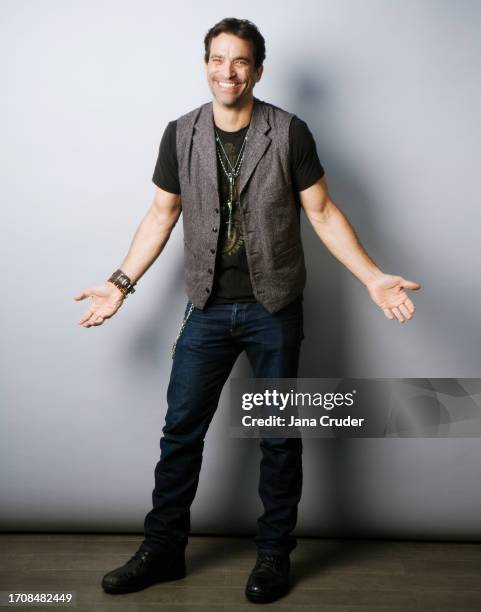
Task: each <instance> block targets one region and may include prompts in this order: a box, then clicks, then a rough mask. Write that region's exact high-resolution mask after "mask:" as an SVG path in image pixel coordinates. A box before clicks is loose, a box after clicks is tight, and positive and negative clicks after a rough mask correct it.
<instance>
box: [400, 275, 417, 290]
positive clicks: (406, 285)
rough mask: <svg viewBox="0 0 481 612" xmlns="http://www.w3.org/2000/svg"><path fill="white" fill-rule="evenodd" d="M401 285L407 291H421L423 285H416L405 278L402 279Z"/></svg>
mask: <svg viewBox="0 0 481 612" xmlns="http://www.w3.org/2000/svg"><path fill="white" fill-rule="evenodd" d="M401 284H402V286H403V287H404V288H405V289H413V290H417V289H421V285H420V284H419V283H415V282H414V281H410V280H406V279H405V278H403V279H402V283H401Z"/></svg>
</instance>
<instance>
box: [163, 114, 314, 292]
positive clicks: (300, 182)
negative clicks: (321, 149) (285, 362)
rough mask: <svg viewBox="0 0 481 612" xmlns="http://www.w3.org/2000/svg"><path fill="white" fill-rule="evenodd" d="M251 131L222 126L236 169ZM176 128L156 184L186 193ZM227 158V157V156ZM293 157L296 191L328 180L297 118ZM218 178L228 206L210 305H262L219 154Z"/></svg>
mask: <svg viewBox="0 0 481 612" xmlns="http://www.w3.org/2000/svg"><path fill="white" fill-rule="evenodd" d="M248 127H249V126H247V127H244V128H242V129H240V130H237V131H236V132H225V131H224V130H221V129H220V128H218V127H217V126H216V131H217V133H218V135H219V138H220V139H221V142H222V146H223V148H224V151H225V153H226V155H227V156H228V158H229V160H230V163H231V164H232V166H234V164H235V162H236V160H237V158H238V155H239V153H240V150H241V147H242V143H243V140H244V137H245V135H246V133H247V130H248ZM176 129H177V121H171V122H170V123H169V124H168V125H167V127H166V128H165V131H164V134H163V136H162V139H161V142H160V146H159V155H158V158H157V163H156V164H155V169H154V174H153V176H152V181H153V183H154V184H155V185H157V186H158V187H160V188H161V189H164V190H165V191H168V192H170V193H176V194H180V184H179V169H178V161H177V148H176ZM246 154H247V153H246ZM221 155H222V157H223V153H221ZM289 158H290V165H291V176H292V182H293V187H294V190H295V191H302V190H304V189H307V188H308V187H310V186H311V185H313V184H314V183H315V182H316V181H317V180H319V179H320V178H321V177H322V176H323V175H324V168H323V167H322V165H321V162H320V161H319V157H318V155H317V150H316V143H315V141H314V138H313V136H312V134H311V132H310V131H309V128H308V127H307V124H306V123H305V122H304V121H302V119H299V118H298V117H296V116H294V117H293V118H292V121H291V123H290V126H289ZM223 162H224V166H225V168H226V169H227V170H229V167H228V165H227V163H226V160H225V159H224V158H223ZM217 174H218V177H219V194H220V198H221V203H222V205H221V207H220V210H221V223H220V228H219V246H218V249H217V256H216V264H215V271H214V284H213V289H212V292H211V295H210V297H209V300H208V303H209V304H223V303H231V302H256V301H257V300H256V299H255V297H254V294H253V291H252V284H251V280H250V274H249V266H248V263H247V256H246V251H245V246H244V236H243V231H242V222H241V216H240V210H239V206H238V205H237V206H236V205H235V201H236V198H235V197H234V204H232V205H229V204H228V201H229V182H228V179H227V177H226V176H225V173H224V170H223V169H222V166H221V164H220V161H219V155H217Z"/></svg>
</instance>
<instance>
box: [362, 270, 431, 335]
mask: <svg viewBox="0 0 481 612" xmlns="http://www.w3.org/2000/svg"><path fill="white" fill-rule="evenodd" d="M420 288H421V285H420V284H419V283H415V282H413V281H409V280H406V279H405V278H403V277H402V276H393V275H391V274H382V275H381V276H378V277H377V278H376V279H375V280H373V281H372V282H370V283H369V284H368V285H367V290H368V291H369V295H370V296H371V299H372V300H373V302H374V303H375V304H377V306H379V308H382V311H383V312H384V314H385V316H386V317H387V318H388V319H391V320H392V319H394V317H396V319H397V320H398V321H399V322H400V323H404V321H405V320H406V319H412V317H413V315H414V311H415V310H416V308H415V306H414V304H413V302H412V301H411V300H410V299H409V297H408V295H407V293H406V292H405V291H404V289H414V290H416V289H420Z"/></svg>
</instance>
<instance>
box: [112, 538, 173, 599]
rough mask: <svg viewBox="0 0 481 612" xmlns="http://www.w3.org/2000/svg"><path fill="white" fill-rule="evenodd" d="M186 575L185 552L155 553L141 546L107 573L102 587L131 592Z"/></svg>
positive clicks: (113, 590) (114, 592) (119, 591)
mask: <svg viewBox="0 0 481 612" xmlns="http://www.w3.org/2000/svg"><path fill="white" fill-rule="evenodd" d="M184 577H185V556H184V553H171V552H168V551H165V552H155V553H154V552H150V551H148V550H145V549H143V548H142V547H141V548H139V550H138V551H137V552H136V553H135V555H134V556H133V557H132V558H131V559H129V560H128V561H127V563H126V564H125V565H122V567H118V568H117V569H115V570H113V571H111V572H109V573H108V574H105V576H104V577H103V580H102V588H103V589H104V591H106V592H107V593H112V594H116V593H130V592H132V591H140V590H141V589H145V588H146V587H148V586H150V585H152V584H155V583H156V582H165V581H167V580H178V579H179V578H184Z"/></svg>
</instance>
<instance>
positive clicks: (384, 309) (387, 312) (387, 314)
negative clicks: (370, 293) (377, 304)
mask: <svg viewBox="0 0 481 612" xmlns="http://www.w3.org/2000/svg"><path fill="white" fill-rule="evenodd" d="M382 310H383V312H384V314H385V316H386V317H387V318H388V319H389V320H391V321H392V320H393V319H394V315H393V313H392V312H391V310H390V309H389V308H383V309H382Z"/></svg>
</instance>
